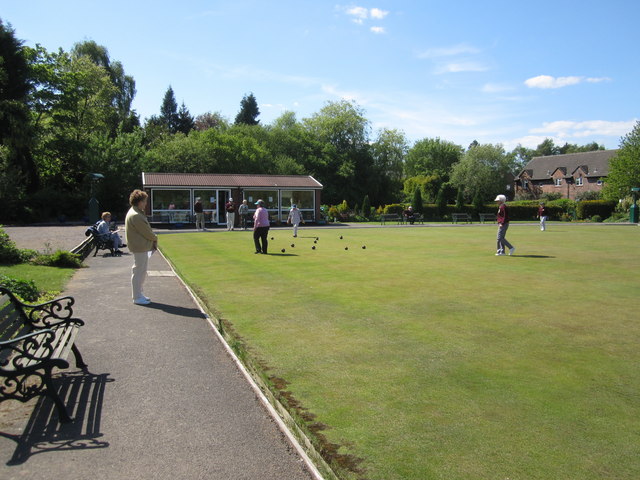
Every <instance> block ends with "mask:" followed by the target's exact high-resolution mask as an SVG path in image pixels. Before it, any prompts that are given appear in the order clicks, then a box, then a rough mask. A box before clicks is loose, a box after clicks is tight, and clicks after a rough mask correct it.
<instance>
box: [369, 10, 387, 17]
mask: <svg viewBox="0 0 640 480" xmlns="http://www.w3.org/2000/svg"><path fill="white" fill-rule="evenodd" d="M369 14H370V15H371V18H377V19H378V20H382V19H383V18H384V17H386V16H387V15H389V12H388V11H387V10H380V9H379V8H372V9H371V10H370V11H369Z"/></svg>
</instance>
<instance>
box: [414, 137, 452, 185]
mask: <svg viewBox="0 0 640 480" xmlns="http://www.w3.org/2000/svg"><path fill="white" fill-rule="evenodd" d="M462 151H463V150H462V147H461V146H460V145H456V144H455V143H452V142H448V141H446V140H440V138H425V139H422V140H418V141H417V142H416V143H415V144H414V145H413V147H411V148H410V149H409V152H408V153H407V160H406V162H405V176H407V177H413V176H416V175H433V174H437V175H438V176H439V177H440V178H442V180H443V181H447V179H448V178H449V173H450V172H451V168H452V167H453V165H455V164H456V163H458V161H460V157H461V156H462Z"/></svg>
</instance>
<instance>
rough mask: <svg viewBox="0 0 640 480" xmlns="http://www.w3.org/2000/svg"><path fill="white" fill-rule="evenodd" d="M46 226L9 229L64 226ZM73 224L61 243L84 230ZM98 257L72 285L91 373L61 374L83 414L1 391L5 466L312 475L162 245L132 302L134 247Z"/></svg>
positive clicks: (0, 468) (23, 240)
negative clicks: (141, 301) (143, 302)
mask: <svg viewBox="0 0 640 480" xmlns="http://www.w3.org/2000/svg"><path fill="white" fill-rule="evenodd" d="M43 228H44V230H40V229H31V231H29V230H27V227H11V229H9V228H8V229H6V230H12V231H11V232H10V235H11V236H12V238H14V241H16V243H17V244H18V246H20V247H23V248H36V249H38V248H39V247H38V245H35V244H34V243H31V244H29V242H35V243H37V242H41V241H42V239H43V238H44V237H46V236H47V235H46V234H45V233H43V232H44V231H46V229H47V228H56V227H43ZM61 228H64V229H65V230H63V231H60V232H59V233H60V234H61V235H63V236H65V237H66V239H63V238H62V237H56V240H57V241H59V242H60V248H71V247H72V246H74V245H75V244H76V243H78V242H76V241H75V240H74V241H73V244H72V245H68V242H69V241H70V239H74V238H75V239H77V238H78V232H79V234H80V235H81V236H80V240H81V239H82V238H84V235H83V233H82V232H83V231H84V227H61ZM15 229H19V230H18V233H16V231H15ZM66 229H68V230H66ZM34 230H35V231H34ZM38 232H40V233H38ZM67 234H68V235H67ZM14 235H15V237H14ZM18 237H19V238H18ZM87 264H88V268H84V269H80V270H79V271H78V272H77V273H76V274H75V276H74V277H73V279H72V280H71V281H70V283H69V285H68V288H67V291H66V292H65V293H67V294H69V295H72V296H74V297H75V299H76V305H75V308H74V312H75V314H76V316H77V317H79V318H82V319H84V320H85V322H86V325H85V326H84V327H83V328H82V329H81V331H80V335H79V337H78V342H77V344H78V346H79V348H80V351H81V352H82V354H83V356H84V360H85V361H86V362H87V363H88V365H89V370H90V372H91V374H90V375H86V374H82V372H79V371H77V369H75V368H74V367H72V368H71V369H70V370H69V371H68V372H64V373H62V374H61V375H60V376H59V378H58V382H57V383H58V385H59V386H60V390H61V392H62V393H63V395H64V396H65V398H66V402H67V404H68V405H70V406H71V407H70V408H69V409H70V410H71V413H72V416H74V417H75V418H76V421H75V422H74V423H73V424H70V425H60V424H58V423H57V422H56V421H55V418H56V417H57V414H55V412H54V409H53V406H52V403H51V402H50V401H49V400H48V399H44V400H32V401H30V402H28V403H26V404H22V403H19V402H16V401H6V402H3V403H0V478H2V479H4V480H9V479H22V478H29V479H31V480H36V479H51V478H67V479H92V480H94V479H95V480H97V479H105V480H107V479H109V480H112V479H118V478H128V479H229V480H233V479H247V480H249V479H261V480H263V479H264V480H268V479H273V480H282V479H286V480H297V479H300V480H309V479H311V478H312V476H311V474H310V473H309V472H308V470H307V469H306V467H305V464H304V463H303V462H302V460H301V458H300V457H299V456H298V455H297V453H296V451H295V450H294V449H293V448H292V447H291V446H290V444H289V443H288V441H287V439H286V437H285V436H284V434H283V433H282V432H281V431H280V430H279V429H278V426H277V425H276V423H275V422H274V420H273V419H272V417H270V415H269V414H268V413H267V411H266V409H265V408H264V407H263V405H262V404H261V403H260V401H259V400H258V398H257V397H256V394H255V393H254V391H253V390H252V388H251V387H250V385H249V384H248V382H247V381H246V379H245V378H244V377H243V375H242V374H241V372H240V371H239V370H238V368H237V366H236V365H235V363H234V362H233V360H232V358H231V357H230V356H229V355H228V353H227V352H226V350H225V348H224V346H223V345H222V344H221V343H220V341H219V340H218V339H217V337H216V335H215V333H214V332H213V330H212V329H211V327H210V326H209V323H208V321H207V320H206V319H205V318H203V315H202V313H201V312H200V310H199V309H198V308H197V305H196V304H195V302H194V301H193V299H192V298H191V296H190V295H189V293H188V291H187V290H186V289H185V287H184V286H183V285H182V283H181V282H180V281H179V279H178V278H176V277H175V276H173V274H172V272H171V270H170V267H169V266H168V264H167V263H166V261H165V260H164V259H163V258H162V256H161V255H159V254H155V255H153V257H152V258H151V261H150V266H149V270H150V276H149V278H148V280H147V283H146V285H145V292H146V293H147V295H149V296H150V297H152V300H153V304H152V305H150V306H148V307H141V306H136V305H133V303H132V302H131V298H130V297H131V293H130V275H131V273H130V271H131V264H132V256H131V255H128V254H125V255H123V256H122V257H115V258H111V257H103V256H101V255H98V256H97V257H95V258H92V257H90V258H89V259H88V261H87Z"/></svg>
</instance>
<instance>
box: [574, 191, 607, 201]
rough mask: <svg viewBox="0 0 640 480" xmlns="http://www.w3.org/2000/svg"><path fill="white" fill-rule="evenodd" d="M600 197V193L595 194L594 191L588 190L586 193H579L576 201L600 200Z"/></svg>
mask: <svg viewBox="0 0 640 480" xmlns="http://www.w3.org/2000/svg"><path fill="white" fill-rule="evenodd" d="M601 199H602V195H601V193H600V192H596V191H594V190H588V191H586V192H580V193H578V194H577V195H576V200H579V201H583V200H601Z"/></svg>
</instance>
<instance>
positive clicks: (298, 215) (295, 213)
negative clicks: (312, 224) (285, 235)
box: [287, 203, 304, 237]
mask: <svg viewBox="0 0 640 480" xmlns="http://www.w3.org/2000/svg"><path fill="white" fill-rule="evenodd" d="M300 222H302V223H304V219H303V218H302V212H300V210H298V206H297V205H296V204H295V203H294V204H293V206H292V207H291V210H289V218H287V223H288V224H289V225H293V236H294V237H297V236H298V226H299V225H300Z"/></svg>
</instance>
